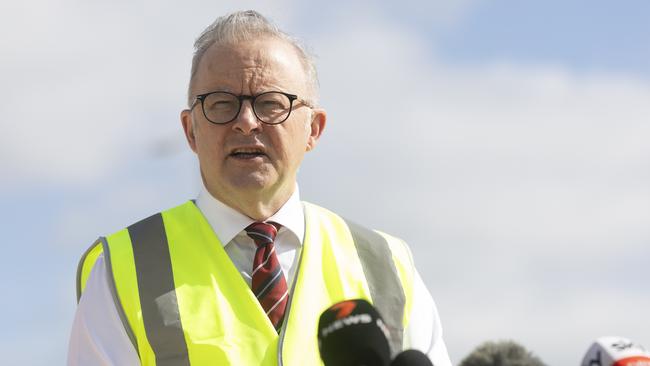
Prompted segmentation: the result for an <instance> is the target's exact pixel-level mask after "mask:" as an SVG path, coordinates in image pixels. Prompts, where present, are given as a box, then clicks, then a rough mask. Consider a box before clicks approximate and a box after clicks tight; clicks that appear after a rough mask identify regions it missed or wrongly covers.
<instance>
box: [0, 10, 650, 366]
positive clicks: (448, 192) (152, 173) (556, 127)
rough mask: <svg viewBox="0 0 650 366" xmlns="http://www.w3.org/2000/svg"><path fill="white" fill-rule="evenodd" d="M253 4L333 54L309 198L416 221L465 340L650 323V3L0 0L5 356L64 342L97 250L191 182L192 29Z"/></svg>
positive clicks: (611, 330)
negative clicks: (184, 115)
mask: <svg viewBox="0 0 650 366" xmlns="http://www.w3.org/2000/svg"><path fill="white" fill-rule="evenodd" d="M238 8H255V9H258V10H260V11H262V12H263V13H264V14H266V15H268V16H269V17H270V18H272V19H273V20H275V21H276V22H277V23H278V24H279V25H280V26H281V27H283V28H285V29H287V30H288V31H290V32H291V33H293V34H295V35H296V36H297V37H299V38H302V39H304V40H305V41H306V43H307V44H308V45H309V46H310V48H311V49H312V50H313V51H314V53H315V54H316V55H317V57H318V66H319V72H320V78H321V94H322V104H323V105H324V107H325V108H326V109H327V110H328V112H329V122H328V126H327V129H326V131H325V135H324V136H323V139H322V140H321V143H320V145H319V146H318V148H317V149H316V151H314V152H313V153H310V154H309V156H308V157H307V159H306V161H305V164H304V166H303V168H302V169H301V172H300V187H301V193H302V195H303V198H304V199H306V200H309V201H312V202H315V203H319V204H322V205H323V206H326V207H328V208H331V209H333V210H335V211H337V212H339V213H341V214H343V215H345V216H347V217H349V218H352V219H354V220H356V221H359V222H363V223H365V224H366V225H368V226H372V227H376V228H380V229H382V230H384V231H386V232H389V233H392V234H394V235H396V236H400V237H403V238H405V239H406V240H407V241H408V242H409V243H410V245H411V248H412V250H413V253H414V255H415V260H416V263H417V265H418V268H419V271H420V273H421V274H422V276H423V278H424V280H425V282H426V283H427V285H428V286H429V288H430V289H431V292H432V293H433V295H434V298H435V299H436V302H437V304H438V307H439V310H440V312H441V315H442V320H443V325H444V327H445V338H446V340H447V346H448V348H449V350H450V353H451V355H452V359H453V360H454V361H455V362H458V361H460V359H461V358H462V357H463V356H464V355H466V354H467V353H469V352H470V351H471V349H473V348H474V347H475V346H476V345H478V344H479V343H480V342H482V341H485V340H489V339H502V338H512V339H514V340H517V341H520V342H521V343H523V344H524V345H526V346H527V347H529V348H531V349H532V350H534V351H535V352H536V353H538V354H539V355H540V356H541V357H542V359H544V360H545V361H547V363H548V364H552V365H569V364H575V363H577V362H579V360H580V359H581V357H582V355H583V354H584V352H586V350H587V347H588V345H589V343H590V342H591V341H592V340H594V339H595V338H597V337H599V336H602V335H610V334H611V335H613V334H618V335H622V336H627V337H629V338H632V339H635V340H637V341H639V342H641V343H642V344H645V345H646V346H650V334H649V333H648V330H647V321H645V320H644V318H643V315H644V314H645V313H646V312H647V309H648V308H649V307H650V295H649V294H648V291H647V289H648V280H647V279H648V278H650V270H649V269H648V267H650V266H647V264H646V262H647V258H650V225H648V223H649V222H650V188H648V187H650V144H648V143H647V141H649V140H650V124H649V123H648V122H649V121H650V103H648V100H650V66H648V65H650V46H649V45H650V43H648V41H647V40H648V36H650V25H649V23H648V22H647V19H648V15H650V4H649V3H647V2H645V1H640V0H639V1H622V2H618V3H613V2H606V1H591V2H587V1H569V2H560V1H550V2H536V3H533V2H515V1H491V2H488V1H478V0H465V1H458V2H454V3H453V4H451V3H450V2H442V1H431V2H419V1H415V0H407V1H400V2H398V3H397V2H385V3H382V2H370V1H366V2H355V3H354V4H348V3H346V2H328V3H327V4H325V3H315V2H294V1H290V0H282V1H277V2H274V3H273V4H265V3H261V2H260V3H258V2H252V1H244V2H237V3H234V2H233V3H225V4H224V3H220V4H214V3H212V2H199V1H197V2H190V3H187V4H184V5H182V6H181V5H176V4H174V3H172V2H156V3H154V2H151V1H144V2H111V3H104V4H91V3H78V2H74V1H71V0H64V1H61V2H58V3H56V4H54V3H51V2H30V3H17V2H12V3H9V2H7V3H4V4H2V5H0V14H2V15H0V20H1V21H0V34H3V36H2V38H0V49H1V50H2V55H3V61H2V62H0V82H1V83H2V85H4V86H5V88H2V89H0V111H2V113H3V116H4V118H3V120H2V122H1V123H2V126H3V131H4V133H3V134H2V136H0V173H1V174H2V177H3V179H2V180H1V181H0V202H2V206H3V208H5V210H4V213H3V214H2V216H1V218H2V220H1V221H0V222H2V224H1V225H2V226H1V227H2V232H3V238H4V241H5V245H4V249H5V255H4V256H2V258H1V259H0V268H2V276H1V278H2V279H1V280H0V281H1V282H0V283H1V284H2V289H3V293H4V294H5V297H4V298H5V301H4V302H3V305H2V310H3V311H4V313H5V314H9V315H10V316H8V317H7V319H6V322H5V323H6V324H5V331H4V332H3V333H2V335H1V336H0V337H1V339H0V344H1V346H0V347H2V348H0V349H1V350H2V351H3V354H5V355H6V356H5V360H6V362H7V363H8V364H25V365H50V364H62V363H63V362H64V361H63V360H64V359H65V353H66V345H67V337H68V332H69V328H70V323H71V320H72V315H73V312H74V304H75V301H74V273H75V269H76V262H77V260H78V257H79V255H80V254H81V253H82V252H83V251H84V249H85V248H86V247H87V246H88V245H90V243H92V241H93V240H94V239H95V238H96V237H97V236H99V235H105V234H108V233H110V232H113V231H116V230H119V229H120V228H122V227H123V226H126V225H128V224H130V223H132V222H133V221H135V220H138V219H140V218H142V217H146V216H148V215H149V214H151V213H153V212H155V211H158V210H160V209H163V208H166V207H170V206H173V205H175V204H177V203H180V202H182V201H184V200H185V199H189V198H192V197H193V196H194V195H195V193H196V191H197V187H198V184H199V180H198V175H197V174H196V164H195V161H194V157H193V155H192V154H191V152H190V151H189V149H187V147H186V146H185V142H184V141H183V137H182V132H181V130H180V123H179V122H178V113H179V111H180V109H182V108H183V105H184V103H185V88H186V83H187V76H188V74H189V65H190V57H191V52H192V49H191V46H192V42H193V40H194V38H195V37H196V36H197V35H198V33H199V32H200V31H201V30H202V29H203V27H204V26H205V25H207V24H208V23H209V22H211V21H212V20H213V18H214V17H216V16H217V15H220V14H223V13H224V12H226V11H229V10H234V9H238ZM385 91H390V92H391V93H390V94H389V95H387V94H386V92H385ZM389 96H390V98H393V99H390V101H391V103H386V101H387V98H388V97H389ZM387 105H389V107H387ZM323 177H334V178H333V179H328V181H327V184H324V183H323ZM35 350H38V352H36V351H35ZM26 355H28V356H26Z"/></svg>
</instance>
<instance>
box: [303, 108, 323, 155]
mask: <svg viewBox="0 0 650 366" xmlns="http://www.w3.org/2000/svg"><path fill="white" fill-rule="evenodd" d="M326 122H327V113H325V110H324V109H313V110H312V116H311V123H310V127H311V130H310V132H309V136H308V138H307V148H306V149H305V150H306V151H312V150H313V149H314V148H315V147H316V144H317V143H318V139H319V138H320V136H321V134H322V133H323V130H324V129H325V124H326Z"/></svg>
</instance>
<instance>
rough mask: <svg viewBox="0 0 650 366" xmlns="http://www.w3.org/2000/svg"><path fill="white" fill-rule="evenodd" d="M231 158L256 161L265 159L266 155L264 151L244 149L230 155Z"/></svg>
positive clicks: (234, 151) (236, 150)
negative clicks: (261, 158)
mask: <svg viewBox="0 0 650 366" xmlns="http://www.w3.org/2000/svg"><path fill="white" fill-rule="evenodd" d="M230 156H232V157H234V158H237V159H254V158H257V157H264V156H266V154H265V153H264V151H263V150H262V149H257V148H242V149H235V150H233V151H232V152H231V153H230Z"/></svg>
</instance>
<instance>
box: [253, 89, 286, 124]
mask: <svg viewBox="0 0 650 366" xmlns="http://www.w3.org/2000/svg"><path fill="white" fill-rule="evenodd" d="M253 107H254V109H255V114H256V115H257V118H259V119H260V120H261V121H262V122H264V123H268V124H277V123H282V122H284V121H285V120H286V119H287V118H288V117H289V113H291V100H290V99H289V97H287V96H286V95H284V94H282V93H278V92H268V93H263V94H260V95H258V96H257V98H256V99H255V105H254V106H253Z"/></svg>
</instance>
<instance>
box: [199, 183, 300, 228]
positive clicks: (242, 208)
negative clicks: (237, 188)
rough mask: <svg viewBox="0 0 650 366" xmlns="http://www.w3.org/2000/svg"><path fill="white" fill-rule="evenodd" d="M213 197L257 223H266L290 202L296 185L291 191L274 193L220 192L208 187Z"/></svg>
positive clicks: (285, 190) (284, 190) (276, 191)
mask: <svg viewBox="0 0 650 366" xmlns="http://www.w3.org/2000/svg"><path fill="white" fill-rule="evenodd" d="M206 188H207V190H208V192H209V193H210V194H211V195H212V197H214V198H216V199H218V200H219V201H221V202H223V203H224V204H225V205H227V206H229V207H231V208H233V209H235V210H236V211H238V212H240V213H242V214H244V215H246V216H248V217H250V218H251V219H253V220H255V221H265V220H266V219H268V218H269V217H271V216H273V215H274V214H275V213H276V212H278V211H279V210H280V208H281V207H282V206H283V205H284V204H285V203H286V202H287V201H288V200H289V198H290V197H291V195H292V194H293V191H294V189H295V185H293V186H291V187H290V188H289V189H283V190H282V189H281V190H275V191H273V192H264V191H253V192H249V191H247V192H220V191H215V190H211V189H210V187H207V186H206Z"/></svg>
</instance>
